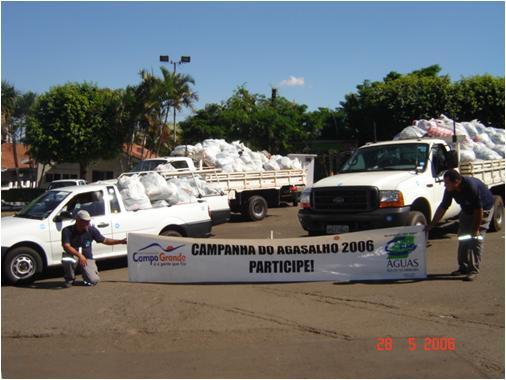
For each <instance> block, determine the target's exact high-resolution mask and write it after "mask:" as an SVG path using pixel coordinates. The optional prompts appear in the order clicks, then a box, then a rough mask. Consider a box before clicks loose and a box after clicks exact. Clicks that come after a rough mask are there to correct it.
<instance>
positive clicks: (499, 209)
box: [488, 195, 504, 232]
mask: <svg viewBox="0 0 506 380" xmlns="http://www.w3.org/2000/svg"><path fill="white" fill-rule="evenodd" d="M503 220H504V203H503V201H502V198H501V197H500V196H499V195H494V215H493V216H492V220H491V221H490V227H489V229H488V230H489V231H491V232H497V231H501V230H502V222H503Z"/></svg>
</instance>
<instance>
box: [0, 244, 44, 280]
mask: <svg viewBox="0 0 506 380" xmlns="http://www.w3.org/2000/svg"><path fill="white" fill-rule="evenodd" d="M42 266H43V264H42V259H41V257H40V255H39V254H38V252H37V251H36V250H34V249H32V248H30V247H17V248H14V249H13V250H11V251H10V252H9V253H7V255H5V259H4V262H3V270H4V275H5V277H6V278H7V281H8V282H9V283H11V284H27V283H30V282H33V280H34V277H35V275H36V274H37V273H38V272H41V271H42Z"/></svg>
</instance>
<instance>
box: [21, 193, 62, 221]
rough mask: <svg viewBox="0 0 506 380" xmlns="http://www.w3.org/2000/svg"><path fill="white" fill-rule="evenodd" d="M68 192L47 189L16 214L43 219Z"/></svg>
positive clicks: (22, 216)
mask: <svg viewBox="0 0 506 380" xmlns="http://www.w3.org/2000/svg"><path fill="white" fill-rule="evenodd" d="M69 194H70V192H69V191H58V190H55V191H48V192H46V193H44V194H42V195H41V196H40V197H38V198H35V199H34V200H33V201H31V202H30V203H29V204H27V205H26V206H25V207H24V208H23V209H22V210H21V211H20V212H18V213H17V214H16V216H17V217H20V218H28V219H39V220H42V219H45V218H47V217H48V216H49V214H51V213H52V212H53V210H54V209H55V208H56V207H57V206H58V205H59V204H60V203H61V202H62V201H63V200H64V199H65V198H67V197H68V195H69Z"/></svg>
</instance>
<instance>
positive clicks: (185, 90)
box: [161, 67, 199, 145]
mask: <svg viewBox="0 0 506 380" xmlns="http://www.w3.org/2000/svg"><path fill="white" fill-rule="evenodd" d="M161 70H162V75H163V77H164V83H165V82H171V85H170V86H168V88H169V89H170V90H169V92H168V98H169V99H168V100H169V105H170V106H171V107H172V110H173V113H174V118H173V126H174V145H175V144H176V111H177V112H181V110H182V109H183V107H188V108H190V109H192V110H193V104H194V102H195V101H197V100H198V99H199V97H198V94H197V93H196V92H195V91H193V89H192V88H191V87H190V85H195V80H194V79H193V78H192V77H191V76H190V75H188V74H179V73H170V72H169V71H168V70H167V69H166V68H165V67H161ZM169 78H170V79H169Z"/></svg>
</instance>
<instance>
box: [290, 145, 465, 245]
mask: <svg viewBox="0 0 506 380" xmlns="http://www.w3.org/2000/svg"><path fill="white" fill-rule="evenodd" d="M452 152H453V151H452V150H451V149H450V146H449V145H448V144H447V143H446V142H445V141H444V140H440V139H411V140H398V141H387V142H379V143H372V144H366V145H364V146H362V147H360V148H359V149H357V151H355V153H354V154H353V155H352V157H351V158H350V159H349V160H348V161H347V162H346V163H345V164H344V165H343V167H342V168H341V170H340V171H339V173H338V174H337V175H335V176H331V177H327V178H324V179H322V180H320V181H318V182H316V183H315V184H313V186H312V187H311V188H308V189H306V190H305V191H304V192H303V194H302V196H301V202H300V207H301V209H300V210H299V214H298V217H299V221H300V223H301V225H302V227H303V228H304V229H305V230H306V231H308V232H309V234H310V235H319V234H336V233H344V232H350V231H360V230H368V229H376V228H388V227H395V226H407V225H417V224H427V222H428V221H430V220H431V218H432V217H433V216H434V213H435V211H436V209H437V206H438V205H439V203H440V202H441V200H442V198H443V194H444V190H445V189H444V182H443V174H444V172H445V171H446V170H447V169H450V168H454V167H456V166H457V164H458V160H457V159H456V156H455V154H454V153H452ZM459 212H460V207H459V206H458V204H456V203H455V202H453V203H452V206H451V207H450V208H449V209H448V210H447V212H446V214H445V218H452V217H456V216H457V215H458V214H459Z"/></svg>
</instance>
